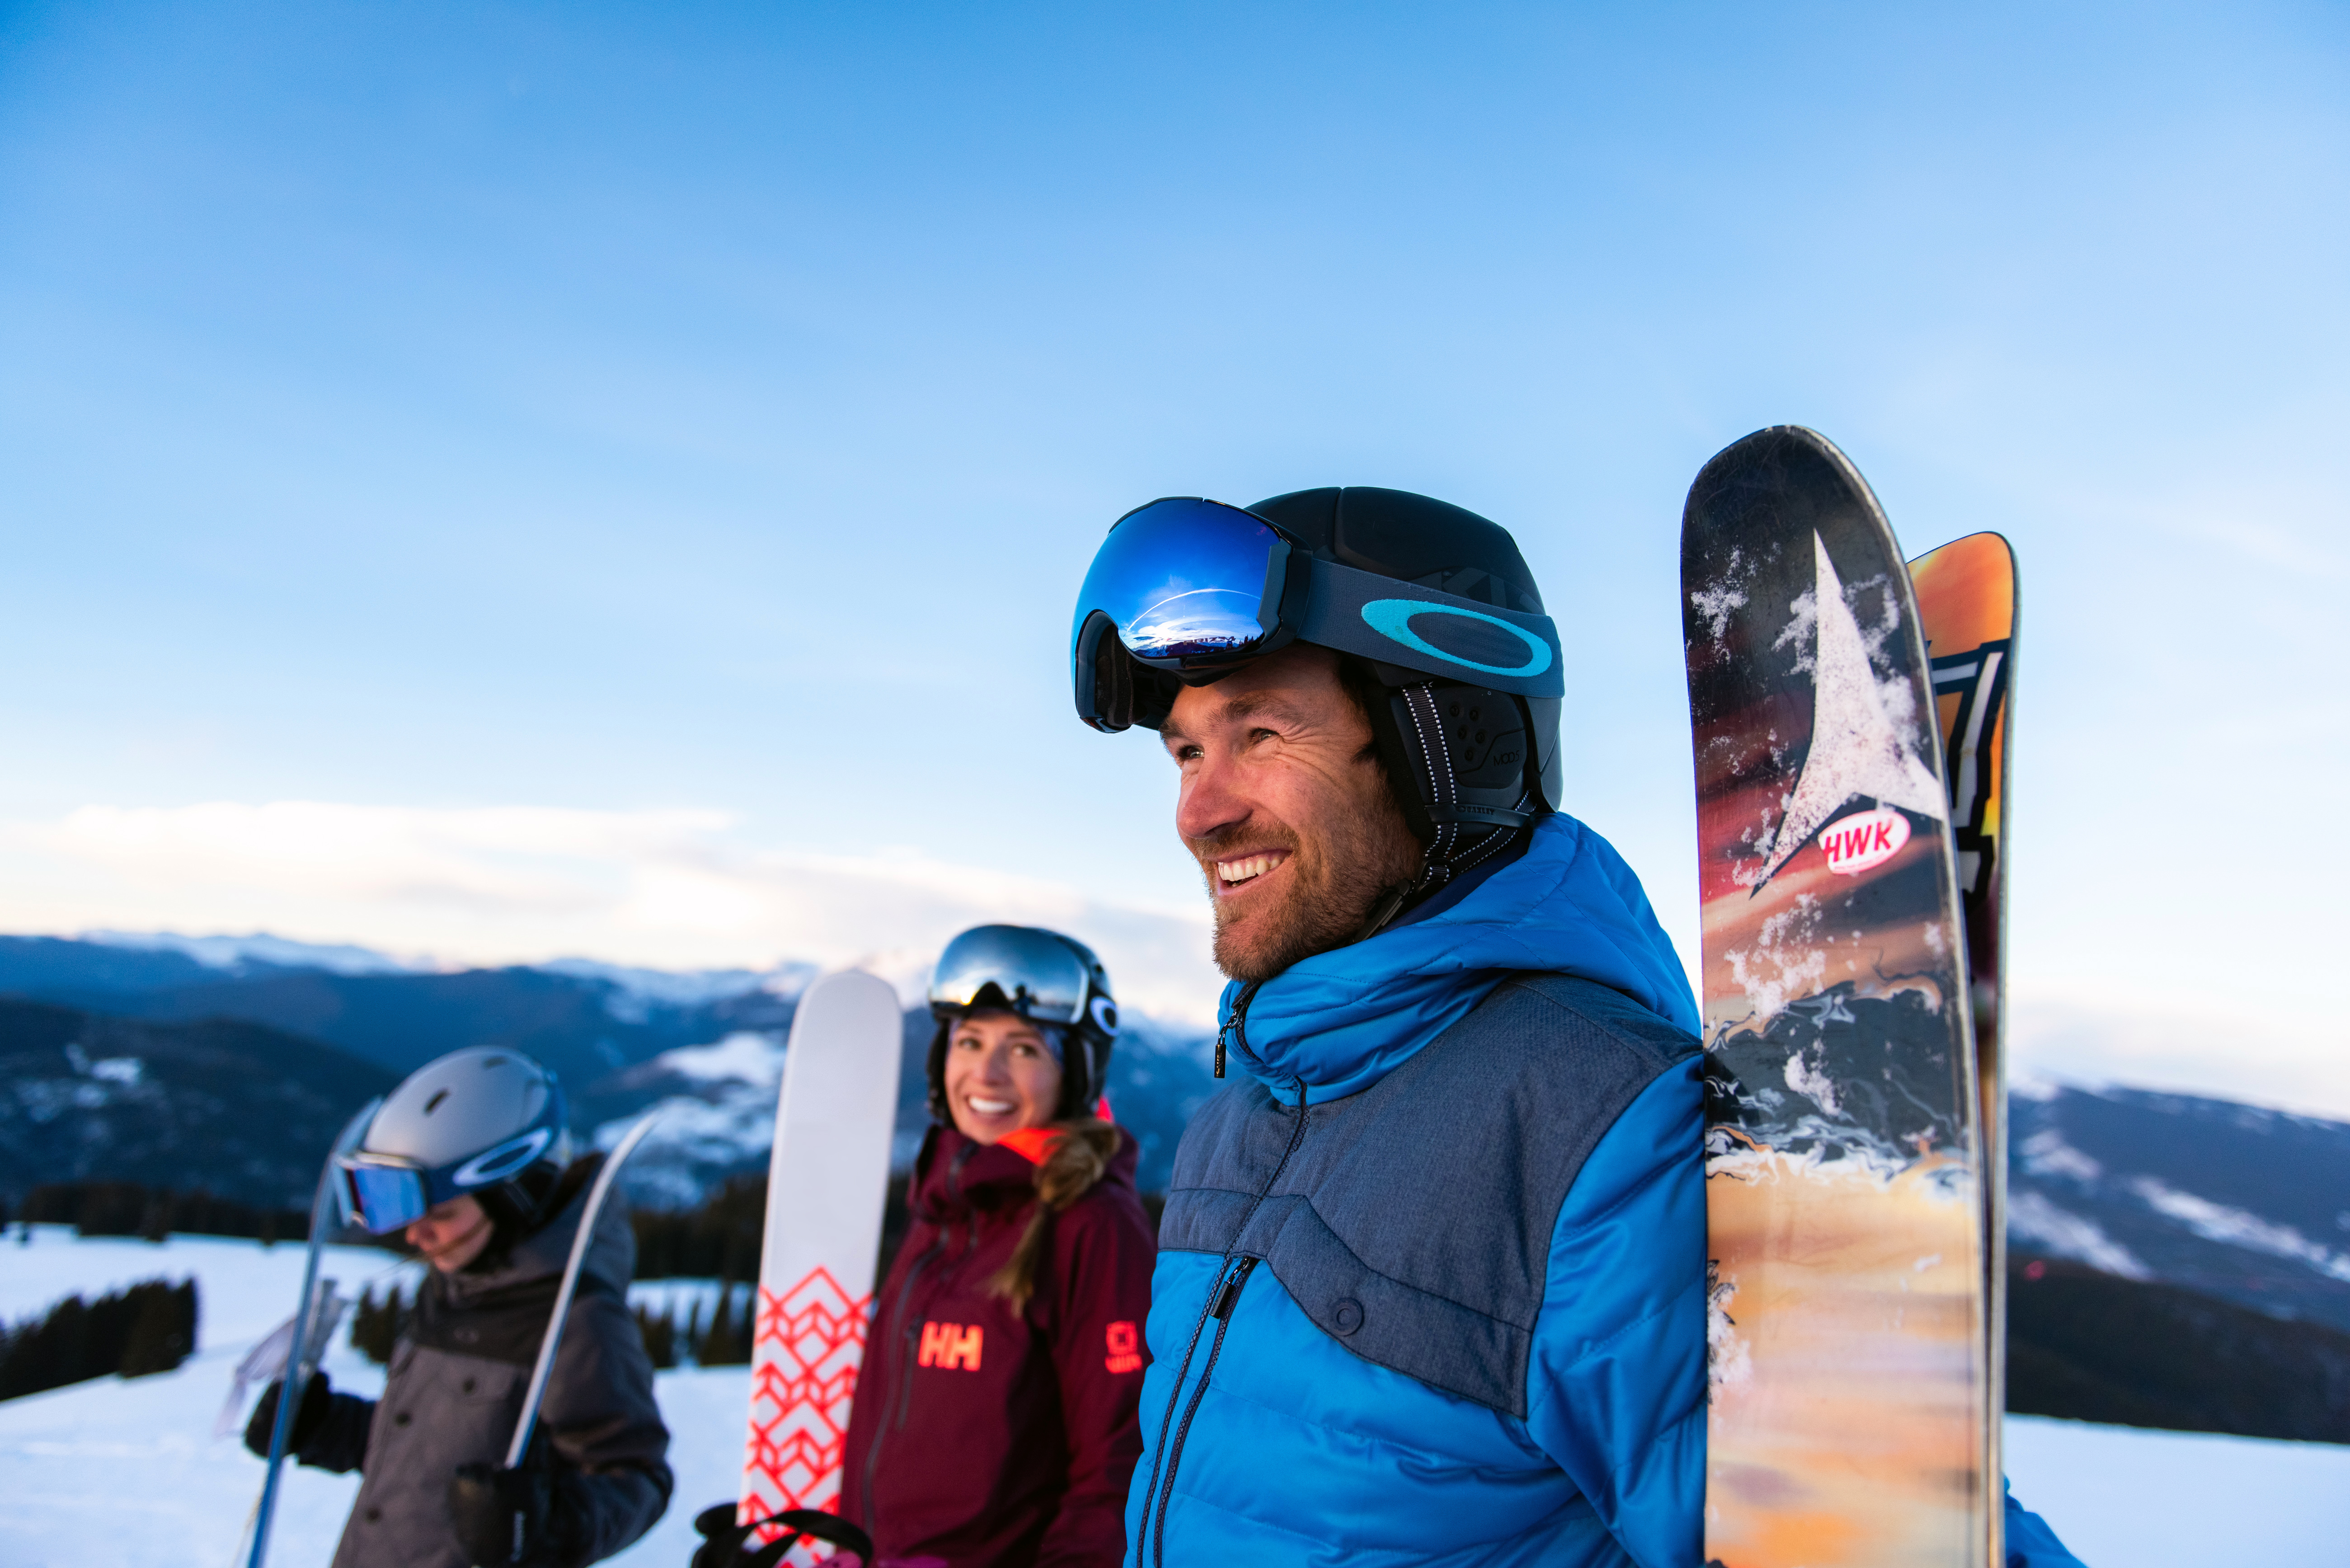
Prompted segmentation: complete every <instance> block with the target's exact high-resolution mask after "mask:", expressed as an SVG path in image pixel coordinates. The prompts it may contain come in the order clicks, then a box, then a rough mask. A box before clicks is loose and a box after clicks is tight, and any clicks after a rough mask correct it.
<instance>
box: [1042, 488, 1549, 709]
mask: <svg viewBox="0 0 2350 1568" xmlns="http://www.w3.org/2000/svg"><path fill="white" fill-rule="evenodd" d="M1293 641H1298V642H1310V643H1313V644H1315V646H1317V647H1322V648H1329V649H1336V650H1337V651H1339V652H1342V653H1353V654H1359V655H1361V656H1362V657H1363V658H1366V659H1377V660H1379V661H1380V662H1382V663H1386V664H1390V665H1397V666H1400V667H1401V668H1403V669H1406V670H1413V671H1416V672H1419V673H1424V674H1428V675H1432V676H1436V677H1439V678H1447V677H1449V678H1451V679H1453V680H1470V681H1474V682H1475V683H1476V684H1478V685H1480V686H1483V687H1486V688H1488V689H1490V690H1493V691H1509V692H1514V693H1516V694H1517V695H1519V696H1523V697H1550V698H1555V697H1561V696H1564V695H1565V691H1566V687H1565V679H1564V674H1563V671H1562V670H1561V669H1560V655H1559V641H1558V629H1557V628H1556V627H1555V626H1554V625H1553V624H1552V622H1551V619H1550V618H1549V617H1548V616H1541V615H1529V614H1526V613H1524V612H1523V611H1518V610H1512V609H1505V608H1502V607H1496V606H1492V605H1484V604H1478V603H1475V602H1473V601H1471V600H1469V599H1464V598H1460V597H1455V596H1453V595H1451V594H1446V593H1440V592H1438V591H1437V590H1436V589H1433V588H1428V587H1419V585H1417V584H1411V583H1404V582H1399V581H1398V580H1397V579H1395V578H1393V577H1383V576H1378V574H1376V573H1372V572H1365V571H1359V570H1357V569H1356V568H1354V567H1352V566H1341V565H1339V564H1338V563H1337V562H1335V561H1326V560H1323V559H1321V558H1319V557H1317V556H1314V555H1312V554H1310V553H1309V552H1308V551H1307V550H1306V549H1305V548H1304V547H1303V546H1301V545H1297V544H1296V542H1295V541H1294V540H1292V539H1291V538H1290V537H1289V536H1288V535H1285V534H1284V533H1283V532H1282V531H1281V530H1280V529H1279V528H1278V527H1276V526H1274V524H1271V523H1269V522H1267V521H1265V520H1264V519H1263V518H1262V517H1259V516H1258V515H1257V514H1254V513H1253V512H1248V511H1244V510H1243V509H1242V508H1240V507H1237V506H1228V505H1226V504H1223V503H1222V502H1221V501H1207V500H1202V499H1201V498H1199V497H1196V496H1172V497H1169V498H1167V499H1164V500H1159V501H1154V502H1151V503H1150V504H1149V505H1147V506H1139V507H1137V508H1136V509H1135V510H1133V511H1132V512H1129V513H1128V514H1126V515H1125V516H1123V517H1121V518H1119V519H1118V521H1117V522H1116V523H1114V524H1111V525H1110V532H1109V537H1108V538H1107V539H1106V540H1104V541H1103V542H1102V546H1101V549H1100V550H1099V551H1097V553H1096V554H1095V556H1094V564H1093V566H1092V569H1090V570H1089V571H1087V573H1086V580H1085V586H1084V587H1082V588H1080V589H1079V590H1078V594H1077V611H1076V623H1075V626H1074V627H1073V628H1072V631H1071V637H1070V674H1071V678H1072V683H1073V686H1074V688H1075V696H1076V708H1077V716H1078V717H1079V718H1081V719H1083V720H1084V721H1085V722H1087V723H1088V724H1091V725H1092V726H1093V727H1094V728H1096V729H1097V730H1112V731H1115V730H1123V729H1125V728H1127V727H1128V725H1129V724H1136V723H1139V724H1144V725H1148V726H1149V727H1152V728H1157V727H1158V726H1159V724H1160V723H1161V722H1164V720H1165V718H1166V713H1167V708H1168V705H1169V704H1170V702H1171V701H1173V693H1174V690H1175V689H1176V687H1177V686H1178V685H1179V684H1184V683H1189V684H1199V683H1201V682H1202V681H1205V680H1213V679H1214V678H1215V677H1216V676H1217V675H1219V674H1222V673H1223V672H1225V671H1227V670H1232V669H1233V668H1234V667H1236V666H1238V665H1241V664H1244V663H1246V662H1247V661H1249V660H1250V659H1257V658H1261V657H1263V655H1265V654H1268V653H1272V652H1274V651H1275V650H1276V649H1280V648H1282V647H1284V646H1285V645H1286V644H1288V643H1290V642H1293Z"/></svg>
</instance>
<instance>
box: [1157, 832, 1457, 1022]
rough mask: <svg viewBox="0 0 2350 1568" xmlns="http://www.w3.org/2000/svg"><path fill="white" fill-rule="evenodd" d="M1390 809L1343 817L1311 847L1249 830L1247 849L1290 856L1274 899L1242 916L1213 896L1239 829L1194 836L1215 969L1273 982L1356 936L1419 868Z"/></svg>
mask: <svg viewBox="0 0 2350 1568" xmlns="http://www.w3.org/2000/svg"><path fill="white" fill-rule="evenodd" d="M1382 804H1388V803H1382ZM1387 814H1388V815H1389V816H1391V817H1392V818H1393V820H1392V821H1381V820H1367V819H1366V818H1365V817H1363V816H1358V815H1343V816H1341V817H1340V818H1339V821H1338V826H1337V828H1336V831H1334V832H1332V833H1330V834H1329V835H1327V836H1325V837H1324V838H1323V840H1322V841H1321V842H1320V843H1319V844H1318V845H1316V846H1315V848H1314V849H1313V850H1312V851H1310V852H1309V851H1308V850H1307V849H1306V848H1305V845H1304V843H1303V842H1301V841H1300V840H1299V839H1298V838H1297V837H1296V836H1295V835H1291V834H1284V838H1285V839H1286V842H1285V843H1282V844H1267V843H1266V842H1265V841H1264V834H1263V830H1262V829H1259V830H1256V831H1253V832H1248V833H1246V834H1245V838H1246V841H1247V843H1248V845H1249V846H1250V847H1252V848H1254V849H1260V850H1262V849H1286V850H1288V851H1289V858H1288V859H1287V860H1285V861H1284V862H1283V863H1282V865H1281V867H1280V868H1279V870H1280V871H1285V872H1287V873H1288V887H1287V888H1286V889H1285V890H1284V892H1283V894H1282V895H1281V898H1280V899H1279V901H1278V902H1270V903H1263V902H1261V903H1259V904H1258V907H1256V908H1254V909H1249V910H1247V911H1246V912H1244V913H1233V912H1229V911H1228V909H1227V907H1226V905H1225V902H1224V900H1223V899H1222V898H1219V897H1218V896H1217V893H1216V888H1217V885H1218V883H1217V877H1216V867H1215V861H1216V859H1217V857H1218V856H1219V855H1220V854H1223V853H1228V852H1229V849H1228V846H1231V847H1237V846H1238V843H1239V841H1240V840H1242V839H1243V833H1240V832H1235V833H1232V834H1231V835H1230V836H1226V835H1223V834H1218V835H1216V836H1213V837H1210V838H1200V839H1193V840H1191V852H1192V853H1193V854H1194V855H1196V856H1197V857H1199V859H1200V863H1201V869H1202V870H1204V871H1205V872H1206V873H1207V878H1208V898H1209V900H1210V903H1211V907H1212V908H1213V909H1215V912H1216V946H1215V953H1216V967H1217V968H1218V969H1220V970H1222V971H1224V974H1225V975H1226V976H1227V977H1228V978H1230V979H1232V980H1238V981H1252V980H1271V979H1272V978H1273V977H1274V975H1277V974H1279V973H1280V972H1281V971H1284V970H1285V969H1287V968H1288V967H1289V966H1290V965H1291V964H1294V963H1295V962H1297V961H1299V960H1301V959H1307V958H1311V957H1313V956H1314V955H1315V953H1322V952H1328V951H1329V950H1331V949H1333V948H1339V947H1344V946H1346V945H1347V943H1348V942H1350V941H1353V940H1355V939H1356V938H1357V936H1358V935H1359V934H1360V933H1361V931H1362V929H1363V927H1364V926H1365V925H1366V924H1367V923H1368V922H1369V920H1370V918H1371V911H1372V910H1373V909H1377V908H1378V904H1379V900H1380V899H1381V898H1385V897H1386V896H1387V895H1388V893H1390V892H1392V891H1394V890H1395V888H1397V886H1398V885H1399V884H1400V883H1404V882H1408V881H1409V880H1410V879H1411V877H1413V876H1414V875H1415V874H1417V872H1418V871H1419V853H1420V852H1419V841H1418V840H1417V839H1415V838H1413V837H1412V836H1411V834H1410V832H1409V830H1408V829H1406V828H1405V827H1404V826H1403V819H1402V814H1401V813H1400V812H1398V811H1396V809H1395V807H1394V806H1393V805H1392V804H1388V813H1387ZM1276 874H1278V873H1268V875H1276Z"/></svg>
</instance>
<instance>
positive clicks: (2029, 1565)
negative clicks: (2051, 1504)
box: [2002, 1483, 2083, 1568]
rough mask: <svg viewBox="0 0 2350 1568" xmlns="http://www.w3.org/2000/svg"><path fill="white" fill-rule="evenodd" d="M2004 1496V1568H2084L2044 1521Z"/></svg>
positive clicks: (2011, 1496) (2010, 1492)
mask: <svg viewBox="0 0 2350 1568" xmlns="http://www.w3.org/2000/svg"><path fill="white" fill-rule="evenodd" d="M2002 1490H2005V1486H2004V1483H2002ZM2006 1495H2007V1568H2083V1564H2082V1563H2081V1560H2080V1559H2079V1558H2077V1557H2075V1556H2074V1555H2073V1553H2072V1552H2069V1551H2067V1550H2066V1549H2065V1546H2064V1542H2061V1541H2059V1540H2057V1539H2056V1532H2054V1531H2053V1530H2051V1529H2049V1528H2048V1521H2046V1520H2044V1519H2043V1518H2041V1517H2040V1516H2039V1515H2038V1514H2036V1513H2034V1512H2033V1511H2031V1510H2030V1509H2028V1508H2026V1507H2024V1506H2023V1505H2022V1503H2020V1502H2018V1501H2015V1494H2014V1493H2013V1492H2012V1491H2009V1492H2007V1494H2006Z"/></svg>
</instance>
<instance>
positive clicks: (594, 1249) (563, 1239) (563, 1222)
mask: <svg viewBox="0 0 2350 1568" xmlns="http://www.w3.org/2000/svg"><path fill="white" fill-rule="evenodd" d="M601 1158H602V1157H600V1156H598V1160H599V1161H600V1159H601ZM595 1169H596V1168H595V1167H592V1166H591V1167H588V1168H587V1179H584V1180H581V1181H580V1182H579V1183H578V1188H577V1190H576V1191H574V1192H573V1193H572V1194H571V1198H570V1200H569V1201H568V1202H567V1203H565V1204H564V1206H563V1207H562V1208H561V1209H558V1210H556V1213H555V1218H554V1219H552V1220H548V1221H547V1222H546V1224H544V1225H542V1226H540V1227H539V1228H538V1229H537V1230H536V1231H532V1232H531V1233H530V1234H529V1235H527V1236H525V1237H524V1238H523V1239H522V1240H521V1241H517V1242H515V1244H514V1245H513V1246H512V1247H510V1248H508V1249H507V1250H506V1253H505V1256H504V1257H503V1258H500V1259H498V1260H497V1261H496V1262H493V1263H491V1264H490V1265H489V1266H488V1267H487V1268H483V1269H460V1270H458V1271H457V1272H455V1273H453V1274H444V1275H442V1284H443V1286H444V1287H445V1288H446V1290H447V1293H448V1298H449V1301H450V1303H451V1304H452V1305H456V1306H463V1305H468V1304H470V1303H474V1302H477V1301H480V1300H482V1299H483V1298H484V1297H485V1296H488V1295H490V1294H492V1293H496V1292H502V1291H508V1290H512V1289H513V1288H515V1286H517V1285H526V1284H530V1283H532V1282H536V1281H539V1280H546V1279H553V1278H557V1277H559V1276H560V1275H561V1274H562V1272H563V1267H564V1265H565V1264H566V1263H567V1262H570V1261H571V1241H572V1238H573V1237H575V1236H577V1235H578V1233H579V1221H580V1220H581V1219H582V1218H583V1217H585V1215H586V1214H587V1195H588V1193H589V1192H590V1191H592V1190H593V1189H594V1188H595V1185H596V1182H595V1177H594V1173H595ZM636 1269H637V1236H636V1230H635V1228H634V1227H633V1226H631V1225H630V1224H629V1205H628V1202H627V1200H626V1199H623V1198H622V1197H621V1196H620V1195H619V1193H617V1192H615V1193H613V1194H611V1195H610V1196H608V1197H607V1198H606V1199H604V1209H603V1212H602V1213H600V1214H598V1216H597V1217H596V1233H595V1235H594V1236H593V1237H592V1238H590V1240H589V1241H588V1243H587V1258H586V1259H585V1260H584V1261H583V1262H581V1263H580V1265H579V1277H580V1281H581V1282H582V1283H585V1282H587V1281H588V1280H590V1279H593V1280H597V1281H599V1282H602V1283H603V1284H604V1285H606V1286H607V1287H608V1288H610V1289H611V1290H614V1291H617V1292H619V1293H620V1294H622V1295H626V1294H627V1293H628V1289H629V1277H630V1276H631V1275H633V1274H634V1273H635V1272H636Z"/></svg>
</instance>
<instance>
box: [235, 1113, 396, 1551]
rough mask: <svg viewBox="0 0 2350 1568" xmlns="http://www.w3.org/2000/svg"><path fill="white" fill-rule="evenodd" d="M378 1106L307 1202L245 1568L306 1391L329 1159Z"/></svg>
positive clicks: (263, 1536)
mask: <svg viewBox="0 0 2350 1568" xmlns="http://www.w3.org/2000/svg"><path fill="white" fill-rule="evenodd" d="M382 1104H383V1100H382V1098H381V1097H380V1096H379V1097H377V1098H375V1099H372V1100H369V1102H368V1103H367V1104H366V1105H365V1106H361V1107H360V1108H359V1115H357V1116H353V1117H352V1118H351V1119H350V1120H349V1121H348V1123H346V1124H345V1125H344V1127H343V1130H342V1131H341V1132H340V1133H339V1134H338V1135H336V1137H335V1144H334V1147H332V1148H331V1149H329V1150H328V1151H327V1164H326V1167H325V1168H323V1169H322V1170H320V1171H319V1172H318V1190H317V1192H316V1193H314V1194H313V1195H312V1196H311V1199H310V1243H309V1249H308V1252H307V1256H306V1257H305V1258H304V1259H303V1262H302V1301H301V1304H300V1305H299V1306H296V1308H295V1309H294V1337H293V1340H292V1341H291V1343H289V1344H288V1345H286V1376H285V1377H284V1378H283V1379H282V1380H281V1381H280V1382H279V1383H278V1385H277V1418H276V1420H275V1421H273V1422H272V1423H271V1424H270V1428H269V1471H268V1474H267V1475H265V1477H264V1478H263V1479H262V1482H261V1501H260V1503H259V1505H258V1506H257V1507H256V1508H255V1512H254V1522H253V1554H252V1555H251V1556H250V1557H247V1558H246V1559H245V1568H261V1564H262V1560H263V1559H264V1558H265V1557H266V1556H267V1555H268V1553H269V1524H270V1521H271V1520H272V1518H274V1517H275V1516H276V1511H277V1478H278V1476H279V1475H280V1474H281V1473H282V1472H283V1467H284V1466H285V1463H286V1442H287V1440H288V1439H289V1438H291V1437H292V1435H293V1431H294V1409H295V1407H296V1406H297V1405H299V1404H300V1403H301V1402H302V1396H303V1395H304V1394H305V1393H307V1391H308V1382H307V1378H305V1377H304V1375H303V1371H302V1357H303V1355H305V1354H306V1353H307V1351H308V1349H309V1348H310V1347H309V1345H308V1344H307V1341H308V1339H309V1337H310V1314H311V1312H312V1310H313V1308H314V1307H315V1305H316V1303H314V1302H313V1301H312V1299H311V1298H312V1296H313V1295H314V1294H315V1293H316V1292H317V1288H318V1253H319V1252H320V1251H322V1250H323V1249H324V1248H325V1246H326V1244H327V1215H328V1212H329V1211H330V1209H331V1206H332V1203H333V1199H334V1196H335V1157H336V1156H337V1155H338V1154H345V1153H348V1152H349V1150H350V1148H351V1147H352V1146H353V1145H355V1144H357V1143H358V1142H359V1139H360V1138H362V1137H365V1136H367V1127H368V1123H369V1122H370V1121H372V1120H373V1119H374V1118H375V1113H376V1108H377V1107H378V1106H381V1105H382ZM297 1378H299V1379H302V1380H303V1383H304V1386H303V1387H301V1388H296V1387H295V1386H294V1384H295V1381H296V1379H297Z"/></svg>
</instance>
